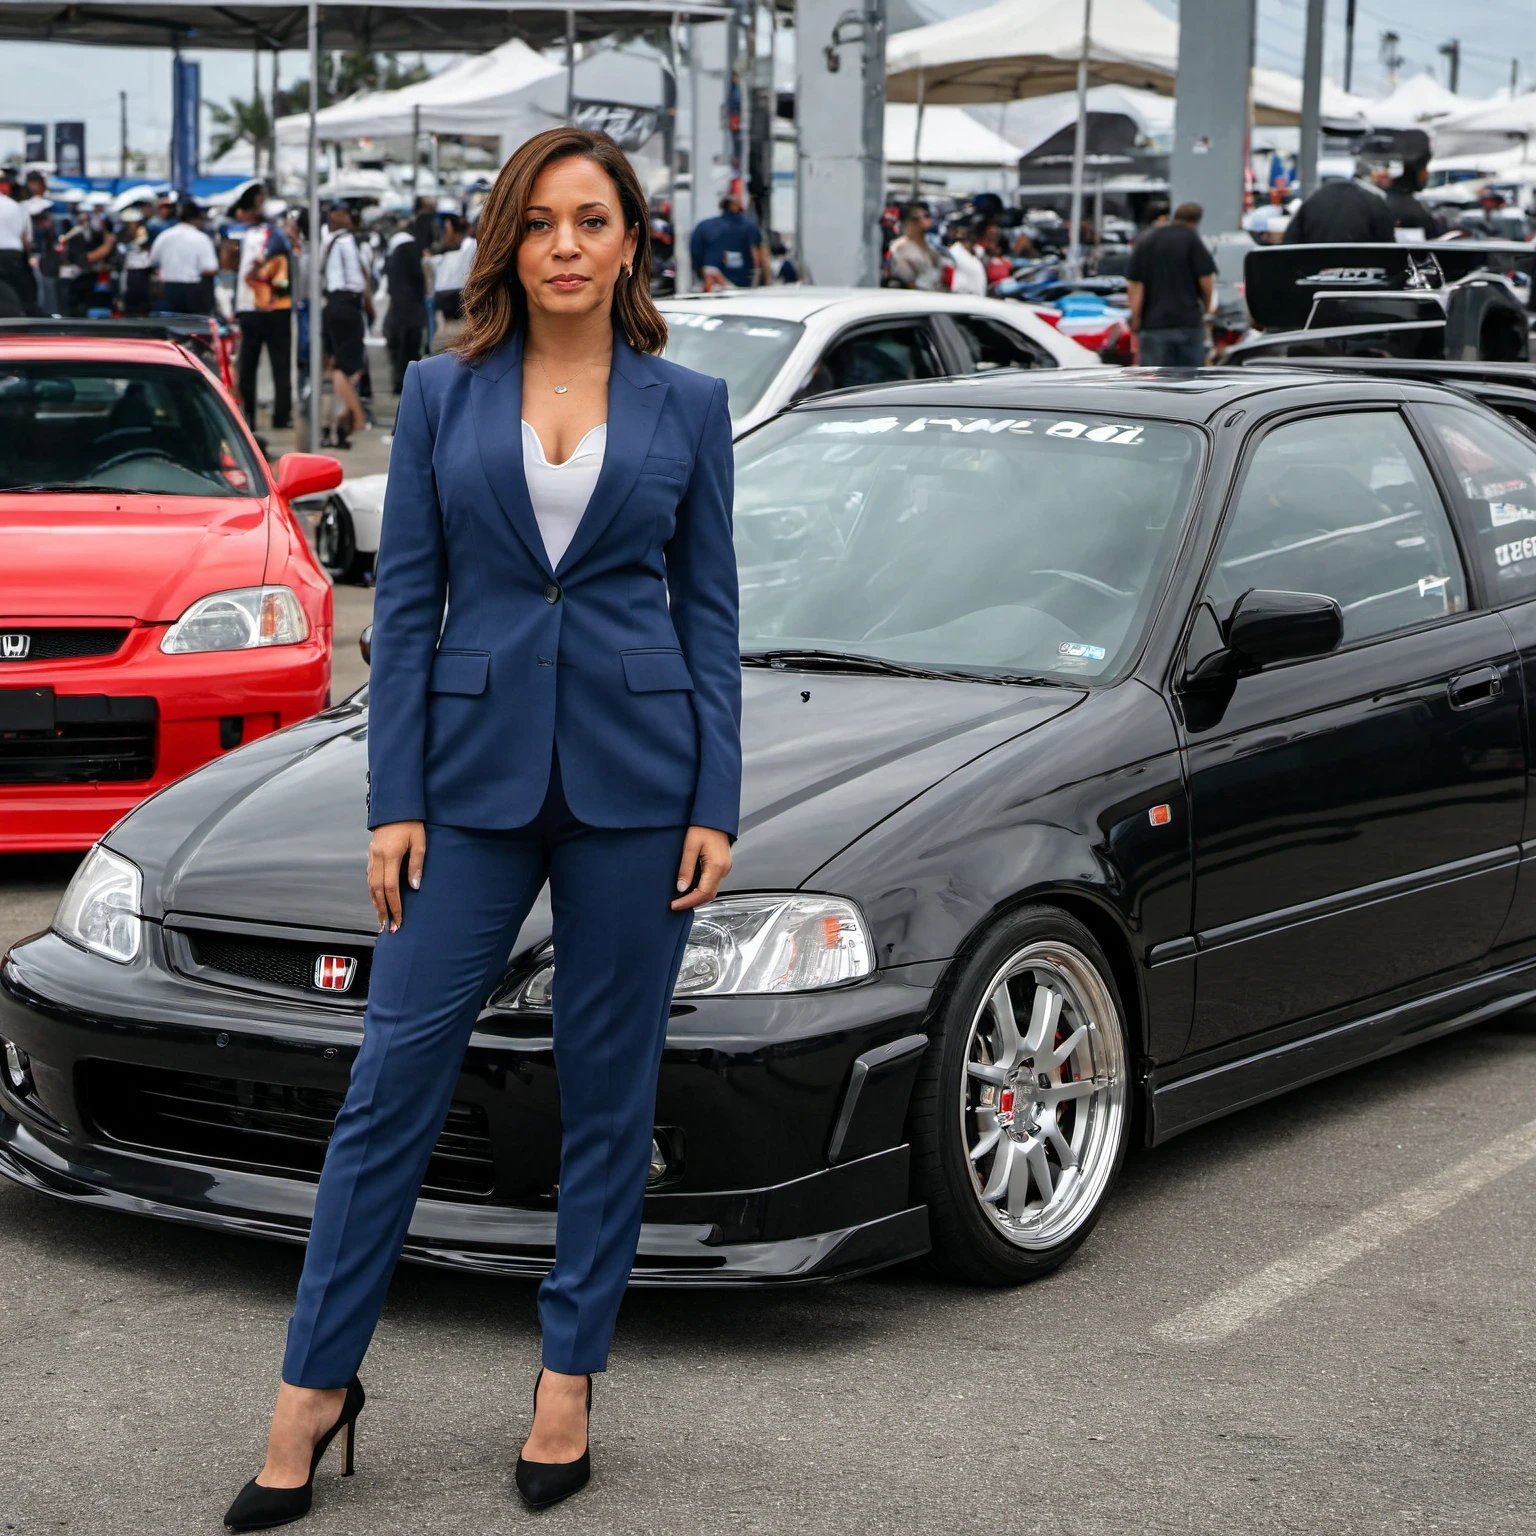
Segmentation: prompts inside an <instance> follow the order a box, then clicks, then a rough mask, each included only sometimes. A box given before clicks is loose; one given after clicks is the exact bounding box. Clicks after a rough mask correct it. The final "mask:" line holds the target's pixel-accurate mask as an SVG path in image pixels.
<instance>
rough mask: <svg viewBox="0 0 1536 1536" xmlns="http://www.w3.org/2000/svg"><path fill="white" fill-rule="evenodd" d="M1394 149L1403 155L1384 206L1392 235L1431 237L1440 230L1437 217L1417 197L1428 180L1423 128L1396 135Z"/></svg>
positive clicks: (1414, 238)
mask: <svg viewBox="0 0 1536 1536" xmlns="http://www.w3.org/2000/svg"><path fill="white" fill-rule="evenodd" d="M1397 150H1398V154H1399V155H1400V156H1401V157H1402V170H1401V171H1399V173H1398V174H1397V176H1396V177H1394V178H1393V180H1392V183H1391V185H1390V186H1388V188H1387V207H1388V209H1389V210H1390V211H1391V214H1392V227H1393V229H1394V230H1395V231H1396V234H1395V236H1394V238H1395V239H1397V240H1399V241H1417V240H1433V239H1434V238H1435V237H1436V236H1437V235H1438V234H1440V232H1441V228H1442V226H1441V223H1440V220H1439V219H1438V218H1436V217H1435V215H1434V214H1433V213H1431V212H1430V211H1429V209H1428V208H1426V207H1425V206H1424V204H1423V203H1421V202H1420V201H1419V197H1418V194H1419V193H1420V192H1422V191H1423V190H1424V185H1425V183H1426V182H1427V181H1428V180H1429V158H1430V143H1429V135H1428V134H1427V133H1425V132H1424V131H1423V130H1422V129H1419V128H1410V129H1408V130H1406V131H1405V132H1403V133H1400V134H1398V136H1397ZM1415 231H1417V233H1414V232H1415Z"/></svg>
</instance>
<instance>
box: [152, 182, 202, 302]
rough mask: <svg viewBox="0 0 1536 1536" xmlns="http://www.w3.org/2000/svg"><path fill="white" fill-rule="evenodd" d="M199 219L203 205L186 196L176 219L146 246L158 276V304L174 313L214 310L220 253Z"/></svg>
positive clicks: (200, 218)
mask: <svg viewBox="0 0 1536 1536" xmlns="http://www.w3.org/2000/svg"><path fill="white" fill-rule="evenodd" d="M202 222H203V213H202V209H200V208H199V207H198V206H197V204H196V203H195V202H193V201H192V199H191V198H186V199H185V200H184V201H183V202H182V204H181V208H180V212H179V217H178V218H177V221H176V223H174V224H172V225H170V226H169V227H167V228H166V229H163V230H161V232H160V233H159V234H158V235H156V236H155V239H154V243H153V244H152V245H151V246H150V248H149V260H150V264H151V266H153V267H154V269H155V271H156V272H157V273H159V276H160V308H161V309H163V310H168V311H170V313H172V314H175V315H211V314H212V313H213V277H214V274H215V273H216V272H217V271H218V270H219V256H218V252H217V251H215V250H214V248H213V241H212V240H210V239H209V238H208V234H207V231H206V230H204V229H203V227H202Z"/></svg>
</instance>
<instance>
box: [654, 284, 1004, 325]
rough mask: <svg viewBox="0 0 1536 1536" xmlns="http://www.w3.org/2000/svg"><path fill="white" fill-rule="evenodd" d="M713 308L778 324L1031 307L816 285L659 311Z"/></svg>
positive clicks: (735, 294)
mask: <svg viewBox="0 0 1536 1536" xmlns="http://www.w3.org/2000/svg"><path fill="white" fill-rule="evenodd" d="M704 304H707V305H710V306H712V307H718V308H724V309H739V310H741V311H742V312H743V313H746V314H752V315H762V316H764V317H765V318H771V319H774V320H805V319H807V318H808V317H809V316H811V315H814V314H816V313H818V312H819V311H821V310H824V309H830V308H832V307H833V306H834V305H836V306H837V307H838V308H839V309H842V310H844V311H853V312H857V311H859V310H867V311H869V312H870V313H872V314H881V315H886V314H890V313H891V312H892V311H893V310H894V311H898V312H899V311H900V310H903V309H914V310H917V311H919V312H922V313H927V312H929V311H931V310H936V309H937V310H944V309H957V310H974V309H976V308H978V307H980V308H982V309H995V308H997V307H998V306H1000V305H1007V306H1008V307H1010V308H1017V309H1019V310H1021V311H1023V312H1024V313H1030V310H1029V306H1028V305H1025V304H1020V303H1018V302H1017V301H1016V300H1012V301H1011V300H1006V299H983V298H979V297H978V298H971V297H968V296H967V295H965V294H956V293H919V292H917V291H916V290H914V289H910V288H818V287H815V286H814V285H810V286H806V287H801V286H799V285H797V284H788V285H786V286H783V287H774V288H736V289H726V290H716V292H714V293H687V294H679V295H677V296H676V297H669V298H664V299H658V300H657V307H658V308H659V309H660V310H661V312H662V313H663V314H665V313H666V312H667V311H668V310H669V309H684V308H688V309H691V308H693V307H694V306H695V305H704Z"/></svg>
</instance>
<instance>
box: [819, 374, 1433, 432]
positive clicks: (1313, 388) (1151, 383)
mask: <svg viewBox="0 0 1536 1536" xmlns="http://www.w3.org/2000/svg"><path fill="white" fill-rule="evenodd" d="M1369 382H1370V383H1374V384H1376V385H1379V386H1380V389H1379V391H1378V394H1379V396H1380V397H1383V398H1386V397H1390V398H1393V399H1402V398H1404V397H1405V391H1404V389H1403V387H1402V385H1401V384H1400V383H1399V382H1398V381H1397V380H1396V379H1377V380H1371V381H1369ZM1365 384H1367V381H1366V380H1365V379H1362V378H1361V377H1360V375H1359V374H1350V375H1339V374H1334V373H1328V372H1326V371H1325V370H1323V369H1318V370H1317V371H1315V372H1310V371H1308V370H1306V369H1304V368H1299V367H1287V368H1274V369H1267V368H1262V367H1257V366H1255V367H1248V368H1039V369H1032V368H1031V369H1003V370H999V371H997V372H995V373H982V374H967V375H965V376H963V377H958V378H947V379H925V380H921V381H915V382H905V383H901V384H876V385H866V386H863V387H862V388H859V389H849V390H839V391H837V392H835V393H832V394H826V395H818V396H815V397H814V398H812V399H810V400H807V401H804V402H802V403H801V404H800V405H797V406H795V407H794V408H793V409H794V410H796V411H808V410H817V409H823V410H825V409H833V408H836V407H844V408H847V407H858V408H860V409H863V408H867V407H872V406H891V405H908V406H943V407H945V408H947V409H950V410H953V409H955V408H956V407H963V408H966V409H970V410H977V409H982V410H984V409H992V410H1005V409H1015V408H1017V409H1020V410H1032V409H1033V410H1038V409H1040V408H1041V407H1046V408H1049V409H1064V410H1074V409H1075V410H1082V411H1095V412H1099V413H1103V414H1106V415H1122V414H1130V415H1143V416H1144V415H1148V414H1155V415H1158V416H1163V417H1165V418H1167V419H1169V420H1173V421H1189V422H1204V421H1209V420H1210V419H1211V418H1212V417H1213V416H1216V415H1218V414H1219V413H1220V412H1221V411H1223V410H1225V409H1226V408H1227V407H1228V406H1230V405H1233V404H1235V403H1237V402H1238V401H1242V400H1247V399H1251V398H1252V397H1253V396H1256V395H1261V394H1269V393H1273V392H1275V391H1280V390H1290V391H1297V390H1300V389H1302V388H1305V389H1306V390H1307V391H1308V393H1309V394H1315V393H1317V392H1318V391H1319V390H1321V391H1322V393H1323V394H1324V395H1325V396H1326V395H1330V394H1337V395H1338V396H1339V397H1340V399H1341V400H1351V399H1353V400H1358V399H1360V397H1361V394H1362V385H1365ZM1423 387H1425V388H1428V389H1430V390H1433V389H1434V386H1433V385H1428V386H1423Z"/></svg>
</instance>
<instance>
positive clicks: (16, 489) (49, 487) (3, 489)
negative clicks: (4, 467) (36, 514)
mask: <svg viewBox="0 0 1536 1536" xmlns="http://www.w3.org/2000/svg"><path fill="white" fill-rule="evenodd" d="M97 489H98V487H97V486H94V485H81V483H80V482H79V481H78V480H39V481H38V482H37V483H36V484H35V485H0V496H19V495H22V494H24V493H25V492H27V491H84V492H90V491H94V490H97Z"/></svg>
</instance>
